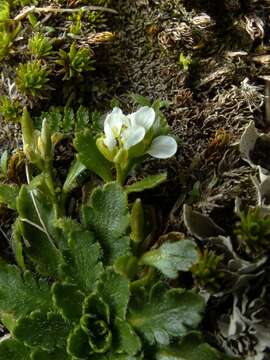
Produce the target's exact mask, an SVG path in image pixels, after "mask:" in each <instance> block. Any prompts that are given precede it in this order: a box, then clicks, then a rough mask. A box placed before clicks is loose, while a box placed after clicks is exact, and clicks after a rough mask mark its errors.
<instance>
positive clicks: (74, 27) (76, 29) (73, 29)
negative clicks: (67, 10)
mask: <svg viewBox="0 0 270 360" xmlns="http://www.w3.org/2000/svg"><path fill="white" fill-rule="evenodd" d="M82 14H83V11H81V12H79V13H77V14H73V15H72V16H71V17H70V20H71V21H72V24H71V25H70V28H69V32H70V33H71V34H73V35H80V34H81V32H82V21H81V18H82Z"/></svg>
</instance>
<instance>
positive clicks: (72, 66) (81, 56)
mask: <svg viewBox="0 0 270 360" xmlns="http://www.w3.org/2000/svg"><path fill="white" fill-rule="evenodd" d="M59 56H60V59H58V60H56V63H57V64H58V65H60V66H61V67H62V69H61V70H59V73H60V74H63V75H64V77H63V79H64V80H69V79H71V78H73V77H81V74H82V73H85V72H89V71H93V70H94V67H93V64H94V59H93V53H92V51H91V50H90V49H89V48H86V47H83V48H78V49H77V48H76V45H75V42H73V43H72V44H71V46H70V49H69V52H66V51H65V50H62V49H60V50H59Z"/></svg>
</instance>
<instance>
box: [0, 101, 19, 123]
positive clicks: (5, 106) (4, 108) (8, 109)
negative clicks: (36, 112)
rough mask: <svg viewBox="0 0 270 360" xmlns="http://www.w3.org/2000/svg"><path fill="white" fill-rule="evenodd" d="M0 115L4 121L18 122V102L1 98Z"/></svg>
mask: <svg viewBox="0 0 270 360" xmlns="http://www.w3.org/2000/svg"><path fill="white" fill-rule="evenodd" d="M0 113H1V115H2V116H3V118H4V119H5V120H6V121H12V122H18V121H19V120H20V117H21V107H20V103H19V101H17V100H14V101H12V100H11V99H10V97H9V96H1V97H0Z"/></svg>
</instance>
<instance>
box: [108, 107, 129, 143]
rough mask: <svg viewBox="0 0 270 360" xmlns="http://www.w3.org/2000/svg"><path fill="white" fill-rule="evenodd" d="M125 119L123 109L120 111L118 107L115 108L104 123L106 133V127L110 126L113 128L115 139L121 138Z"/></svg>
mask: <svg viewBox="0 0 270 360" xmlns="http://www.w3.org/2000/svg"><path fill="white" fill-rule="evenodd" d="M125 118H126V116H125V115H124V114H123V112H122V110H121V109H119V108H118V107H115V108H113V110H112V112H111V113H110V114H108V115H107V116H106V119H105V121H104V132H105V127H106V126H107V125H108V126H109V127H110V128H111V130H112V132H113V135H114V137H117V136H119V135H120V132H121V129H122V126H123V123H124V121H125Z"/></svg>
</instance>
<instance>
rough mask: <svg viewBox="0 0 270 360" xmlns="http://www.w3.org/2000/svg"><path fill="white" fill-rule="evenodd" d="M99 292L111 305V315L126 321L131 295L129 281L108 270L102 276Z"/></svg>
mask: <svg viewBox="0 0 270 360" xmlns="http://www.w3.org/2000/svg"><path fill="white" fill-rule="evenodd" d="M97 291H98V293H99V294H100V295H101V296H102V299H103V300H104V301H105V302H106V303H107V304H109V305H110V310H111V313H112V314H113V315H114V316H118V317H120V318H121V319H125V317H126V311H127V305H128V302H129V295H130V293H129V282H128V280H127V279H126V278H124V277H122V276H121V275H119V274H116V273H115V272H114V271H113V270H107V271H106V272H105V273H104V274H102V275H101V278H100V281H99V282H98V285H97Z"/></svg>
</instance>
